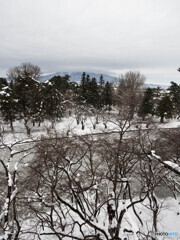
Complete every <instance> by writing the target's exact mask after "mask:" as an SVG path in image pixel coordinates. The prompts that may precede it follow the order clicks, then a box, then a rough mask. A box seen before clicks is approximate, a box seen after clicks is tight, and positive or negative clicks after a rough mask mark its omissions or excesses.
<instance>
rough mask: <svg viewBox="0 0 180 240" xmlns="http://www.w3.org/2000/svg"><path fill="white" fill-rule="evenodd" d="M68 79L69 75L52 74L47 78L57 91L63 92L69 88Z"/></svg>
mask: <svg viewBox="0 0 180 240" xmlns="http://www.w3.org/2000/svg"><path fill="white" fill-rule="evenodd" d="M69 79H70V76H69V75H65V76H54V77H52V78H51V79H50V80H49V82H51V83H52V84H53V85H54V87H55V88H56V89H57V90H58V91H59V92H61V93H62V94H65V93H66V91H67V90H68V89H69V88H70V84H69Z"/></svg>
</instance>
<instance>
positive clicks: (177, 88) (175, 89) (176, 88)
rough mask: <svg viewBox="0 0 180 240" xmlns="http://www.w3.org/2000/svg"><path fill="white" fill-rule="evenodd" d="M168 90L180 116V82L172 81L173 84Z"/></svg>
mask: <svg viewBox="0 0 180 240" xmlns="http://www.w3.org/2000/svg"><path fill="white" fill-rule="evenodd" d="M168 90H169V91H170V95H171V96H172V102H173V104H174V107H175V110H176V112H177V114H178V115H179V117H180V84H179V85H178V84H177V83H175V82H171V86H170V87H169V88H168ZM179 117H178V118H179Z"/></svg>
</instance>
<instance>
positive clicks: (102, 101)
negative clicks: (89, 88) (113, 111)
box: [99, 74, 105, 109]
mask: <svg viewBox="0 0 180 240" xmlns="http://www.w3.org/2000/svg"><path fill="white" fill-rule="evenodd" d="M104 86H105V82H104V78H103V75H102V74H101V76H100V78H99V96H100V108H101V109H102V108H103V106H104V99H103V92H104Z"/></svg>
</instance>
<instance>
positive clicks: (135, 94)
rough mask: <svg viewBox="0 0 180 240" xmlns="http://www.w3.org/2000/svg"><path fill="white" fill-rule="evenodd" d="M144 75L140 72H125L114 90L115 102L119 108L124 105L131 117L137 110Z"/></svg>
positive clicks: (140, 98)
mask: <svg viewBox="0 0 180 240" xmlns="http://www.w3.org/2000/svg"><path fill="white" fill-rule="evenodd" d="M144 82H145V76H144V75H142V74H141V73H140V72H132V71H130V72H127V73H125V74H124V75H121V76H120V78H119V85H118V88H117V91H116V102H117V105H118V106H119V107H120V108H123V107H125V108H126V111H127V112H129V114H130V117H131V118H133V116H134V113H135V111H136V110H137V108H138V106H139V104H140V102H141V100H142V93H143V91H142V90H143V89H142V87H143V84H144Z"/></svg>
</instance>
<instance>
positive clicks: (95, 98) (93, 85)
mask: <svg viewBox="0 0 180 240" xmlns="http://www.w3.org/2000/svg"><path fill="white" fill-rule="evenodd" d="M98 90H99V89H98V84H97V81H96V78H92V80H91V81H90V82H89V86H88V99H87V103H88V104H89V105H92V106H93V107H95V108H99V107H100V95H99V91H98Z"/></svg>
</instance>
